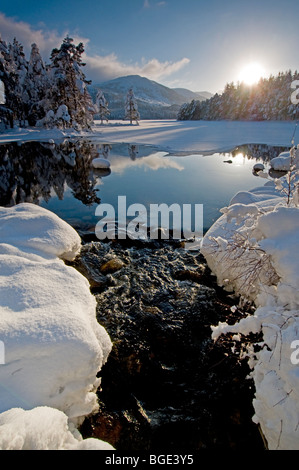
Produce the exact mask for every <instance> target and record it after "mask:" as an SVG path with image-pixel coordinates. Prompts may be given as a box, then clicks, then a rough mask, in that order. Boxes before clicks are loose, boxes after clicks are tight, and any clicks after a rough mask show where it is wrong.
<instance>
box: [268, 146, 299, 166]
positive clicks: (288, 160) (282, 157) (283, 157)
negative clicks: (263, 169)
mask: <svg viewBox="0 0 299 470" xmlns="http://www.w3.org/2000/svg"><path fill="white" fill-rule="evenodd" d="M291 165H295V166H297V167H299V150H298V149H297V150H296V152H295V153H294V155H293V157H292V156H291V152H282V153H280V154H279V155H278V157H275V158H272V160H271V161H270V166H271V168H273V170H275V171H290V168H291Z"/></svg>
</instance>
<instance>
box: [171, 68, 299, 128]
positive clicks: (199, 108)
mask: <svg viewBox="0 0 299 470" xmlns="http://www.w3.org/2000/svg"><path fill="white" fill-rule="evenodd" d="M298 79H299V74H298V72H297V71H296V72H295V73H292V72H291V71H288V72H285V73H279V74H278V75H277V76H273V75H271V76H270V77H269V78H262V79H261V80H260V81H259V82H258V83H257V84H256V85H251V86H248V85H246V84H244V83H243V82H242V83H237V84H234V83H228V84H227V85H226V86H225V89H224V91H223V93H221V94H218V93H216V94H215V95H214V96H213V97H212V98H210V99H208V100H205V101H195V100H193V101H191V103H186V104H183V105H182V106H181V108H180V110H179V113H178V116H177V119H178V120H207V121H218V120H248V121H267V120H268V121H270V120H273V121H275V120H277V121H283V120H296V119H298V118H299V108H298V105H296V104H294V103H292V101H291V96H292V89H291V85H292V82H293V81H295V80H298Z"/></svg>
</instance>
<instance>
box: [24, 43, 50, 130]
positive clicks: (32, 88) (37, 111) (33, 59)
mask: <svg viewBox="0 0 299 470" xmlns="http://www.w3.org/2000/svg"><path fill="white" fill-rule="evenodd" d="M49 87H50V82H49V79H48V75H47V70H46V66H45V64H44V62H43V59H42V57H41V55H40V52H39V49H38V47H37V45H36V44H35V43H33V44H32V45H31V53H30V59H29V64H28V73H27V77H26V89H27V93H28V95H29V103H28V104H29V106H28V108H29V109H28V122H29V125H32V126H34V125H35V124H36V122H37V121H38V120H39V119H41V118H42V117H43V116H44V114H45V110H44V108H45V96H46V93H47V90H48V89H49Z"/></svg>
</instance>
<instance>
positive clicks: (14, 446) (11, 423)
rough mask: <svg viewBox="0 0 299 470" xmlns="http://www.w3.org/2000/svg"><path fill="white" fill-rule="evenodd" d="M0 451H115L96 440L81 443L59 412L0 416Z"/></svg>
mask: <svg viewBox="0 0 299 470" xmlns="http://www.w3.org/2000/svg"><path fill="white" fill-rule="evenodd" d="M0 450H105V451H106V450H114V448H113V447H112V446H111V445H110V444H108V443H106V442H103V441H101V440H99V439H93V438H90V439H85V440H83V438H82V436H81V434H80V433H79V431H78V430H77V429H76V428H75V426H74V425H73V424H72V423H70V422H69V420H68V417H67V416H66V415H65V414H64V413H63V412H62V411H59V410H56V409H54V408H49V407H47V406H43V407H37V408H34V409H33V410H23V409H21V408H13V409H11V410H8V411H5V412H4V413H2V414H0Z"/></svg>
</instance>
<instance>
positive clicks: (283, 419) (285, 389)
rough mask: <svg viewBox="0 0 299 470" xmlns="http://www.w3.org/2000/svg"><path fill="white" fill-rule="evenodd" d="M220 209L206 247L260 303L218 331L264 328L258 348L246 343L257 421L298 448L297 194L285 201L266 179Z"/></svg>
mask: <svg viewBox="0 0 299 470" xmlns="http://www.w3.org/2000/svg"><path fill="white" fill-rule="evenodd" d="M222 212H223V215H222V216H221V217H220V219H219V220H218V221H217V222H216V223H215V224H214V225H213V227H212V228H211V229H210V230H209V231H208V232H207V234H206V235H205V237H204V239H203V243H202V253H203V255H204V256H205V257H206V259H207V262H208V264H209V266H210V268H211V269H212V271H213V272H214V274H215V275H216V276H217V280H218V283H219V284H220V285H222V286H224V287H225V288H227V289H228V290H230V291H234V292H235V293H236V294H237V295H241V296H243V297H245V298H247V299H249V300H251V301H252V302H253V303H254V304H255V306H256V310H255V313H254V315H251V316H248V317H247V318H244V319H242V320H241V321H240V322H239V323H237V324H235V325H228V324H226V323H221V324H219V325H216V326H215V327H213V328H212V331H213V333H212V336H213V338H214V339H215V340H217V338H218V337H219V336H220V335H221V334H226V333H228V332H231V333H235V334H236V335H237V334H244V335H247V334H249V333H250V332H252V333H259V332H261V333H262V335H263V341H262V342H261V343H260V344H259V346H260V350H259V351H258V352H254V351H253V350H252V351H251V350H248V357H249V359H248V360H249V365H250V367H251V368H252V373H251V376H252V378H253V380H254V384H255V389H256V391H255V399H254V402H253V405H254V409H255V415H254V417H253V420H254V421H255V422H256V423H259V424H260V426H261V429H262V431H263V433H264V436H265V438H266V440H267V443H268V447H269V449H272V450H273V449H282V450H287V449H288V450H298V449H299V425H298V423H299V407H298V403H299V392H298V390H299V369H298V362H299V361H297V360H295V361H294V360H293V361H292V353H293V356H294V354H295V356H296V354H297V353H298V351H297V353H296V350H295V351H293V350H292V348H294V347H296V345H297V346H298V348H299V342H298V340H299V336H298V331H299V294H298V292H299V289H298V287H299V269H298V266H299V250H298V232H299V207H298V206H297V205H296V200H295V199H294V202H293V204H292V205H291V204H290V205H286V204H285V200H284V199H283V198H282V197H281V195H280V194H279V193H278V191H277V190H276V189H275V185H274V183H267V185H266V186H265V187H264V188H259V189H256V190H253V191H252V192H248V193H245V192H242V193H239V194H237V195H236V196H235V197H234V198H233V200H232V201H231V205H230V206H229V207H227V208H224V209H223V211H222ZM235 337H237V336H235ZM297 342H298V343H297ZM298 348H297V349H298ZM296 357H297V356H296ZM296 357H295V359H296Z"/></svg>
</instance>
